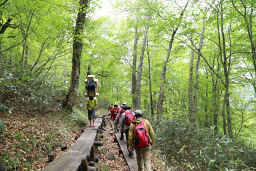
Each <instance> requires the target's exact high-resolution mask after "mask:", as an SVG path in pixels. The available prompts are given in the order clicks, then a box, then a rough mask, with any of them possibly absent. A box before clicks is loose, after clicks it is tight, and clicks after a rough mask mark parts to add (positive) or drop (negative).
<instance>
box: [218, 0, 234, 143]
mask: <svg viewBox="0 0 256 171" xmlns="http://www.w3.org/2000/svg"><path fill="white" fill-rule="evenodd" d="M220 5H221V35H222V52H223V62H222V64H223V68H224V77H225V95H224V102H225V107H226V113H227V126H228V136H229V137H230V138H233V132H232V122H231V116H230V103H229V68H230V67H229V66H230V62H228V57H227V54H226V41H225V34H224V19H223V0H222V1H221V3H220ZM230 58H231V56H230Z"/></svg>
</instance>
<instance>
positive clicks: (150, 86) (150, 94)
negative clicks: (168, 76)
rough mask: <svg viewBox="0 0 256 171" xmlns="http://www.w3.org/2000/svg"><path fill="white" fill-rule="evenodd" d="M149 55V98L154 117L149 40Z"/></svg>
mask: <svg viewBox="0 0 256 171" xmlns="http://www.w3.org/2000/svg"><path fill="white" fill-rule="evenodd" d="M147 49H148V50H147V55H148V82H149V83H148V86H149V98H150V111H151V116H154V103H153V93H152V80H151V60H150V56H149V47H148V40H147Z"/></svg>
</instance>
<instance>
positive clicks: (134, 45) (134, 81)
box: [131, 26, 139, 107]
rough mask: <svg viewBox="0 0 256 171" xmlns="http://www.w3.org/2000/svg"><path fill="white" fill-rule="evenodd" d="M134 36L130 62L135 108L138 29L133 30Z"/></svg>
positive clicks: (133, 104) (134, 104)
mask: <svg viewBox="0 0 256 171" xmlns="http://www.w3.org/2000/svg"><path fill="white" fill-rule="evenodd" d="M134 29H135V34H134V44H133V54H132V56H133V60H132V92H131V93H132V106H133V107H135V106H136V101H137V98H136V97H137V95H136V84H137V83H136V71H137V49H138V45H137V44H138V40H139V34H138V27H137V26H136V27H135V28H134Z"/></svg>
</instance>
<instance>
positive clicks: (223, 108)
mask: <svg viewBox="0 0 256 171" xmlns="http://www.w3.org/2000/svg"><path fill="white" fill-rule="evenodd" d="M225 106H226V105H225V101H223V105H222V125H223V133H224V135H226V136H227V126H226V125H227V122H226V115H225V108H226V107H225Z"/></svg>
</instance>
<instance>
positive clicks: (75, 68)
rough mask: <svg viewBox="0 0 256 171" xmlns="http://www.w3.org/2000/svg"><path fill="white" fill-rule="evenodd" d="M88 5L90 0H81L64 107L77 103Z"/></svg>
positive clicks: (68, 107)
mask: <svg viewBox="0 0 256 171" xmlns="http://www.w3.org/2000/svg"><path fill="white" fill-rule="evenodd" d="M87 7H88V0H80V7H79V12H78V15H77V20H76V26H75V32H74V40H73V57H72V72H71V82H70V87H69V90H68V92H67V95H66V99H65V101H64V103H63V105H64V107H66V108H67V109H69V110H72V108H73V106H74V105H75V103H76V97H77V91H78V87H79V77H80V58H81V52H82V48H83V41H82V34H83V29H84V24H85V16H86V9H87Z"/></svg>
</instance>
